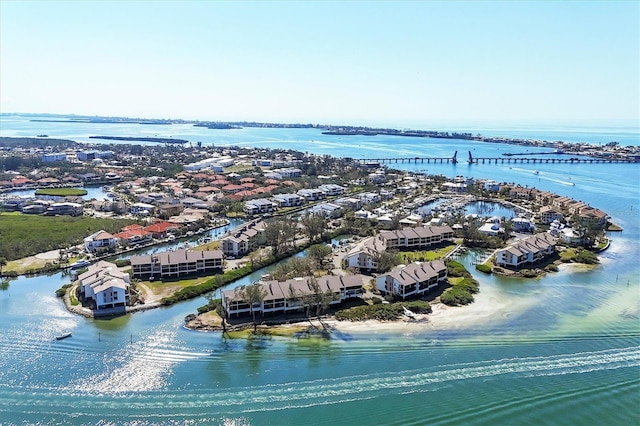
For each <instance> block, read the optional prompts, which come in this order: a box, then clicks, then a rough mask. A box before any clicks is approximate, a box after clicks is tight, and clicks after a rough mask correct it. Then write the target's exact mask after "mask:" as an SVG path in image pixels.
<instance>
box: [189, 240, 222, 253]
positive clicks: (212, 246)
mask: <svg viewBox="0 0 640 426" xmlns="http://www.w3.org/2000/svg"><path fill="white" fill-rule="evenodd" d="M219 249H220V241H211V242H210V243H206V244H202V245H199V246H196V247H194V248H193V250H201V251H204V250H219Z"/></svg>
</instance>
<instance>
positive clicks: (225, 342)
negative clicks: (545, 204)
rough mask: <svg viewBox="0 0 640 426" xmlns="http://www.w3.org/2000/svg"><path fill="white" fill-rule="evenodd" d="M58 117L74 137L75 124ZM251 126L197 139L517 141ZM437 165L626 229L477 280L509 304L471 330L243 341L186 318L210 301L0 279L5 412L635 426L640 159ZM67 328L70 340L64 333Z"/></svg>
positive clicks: (339, 146)
mask: <svg viewBox="0 0 640 426" xmlns="http://www.w3.org/2000/svg"><path fill="white" fill-rule="evenodd" d="M37 124H40V123H37ZM47 124H49V125H52V124H54V123H47ZM21 125H24V126H26V124H24V123H22V124H21ZM7 126H8V125H7V123H6V122H4V121H3V123H2V128H1V131H2V135H6V134H5V133H6V132H10V131H11V128H9V129H8V127H7ZM57 126H60V127H61V129H60V130H59V132H60V133H65V132H66V133H72V131H71V130H69V129H68V127H70V126H72V125H60V124H57ZM73 126H78V125H73ZM17 127H19V126H14V127H13V128H17ZM138 127H140V126H139V125H138ZM138 127H133V126H131V125H129V127H128V128H124V129H123V130H122V131H123V132H126V134H127V135H132V134H133V133H132V132H134V131H135V129H137V128H138ZM148 127H153V129H154V130H155V129H156V128H157V127H163V128H164V126H148ZM51 130H52V129H47V131H44V130H43V129H41V128H37V129H34V130H33V131H32V133H33V134H39V133H47V134H49V135H50V136H53V135H54V132H53V131H51ZM249 130H250V132H248V133H249V134H250V135H253V136H252V137H251V138H248V139H247V141H245V142H242V137H240V136H237V135H233V136H228V135H227V136H225V134H223V133H215V132H220V131H213V130H211V131H210V132H211V133H208V132H206V131H205V130H203V129H200V130H199V132H201V133H202V134H201V135H197V136H196V137H202V140H203V141H204V140H205V136H206V137H208V138H210V139H207V140H206V142H207V143H215V144H223V143H230V144H245V143H246V144H253V145H256V146H270V147H291V148H297V149H303V148H301V147H306V149H307V150H308V151H310V152H318V153H325V152H326V153H332V152H333V150H334V149H335V150H337V151H338V152H339V153H341V154H334V155H348V156H355V153H359V154H360V155H368V156H374V154H375V155H377V153H380V152H392V151H398V152H403V153H406V155H407V156H410V155H411V153H412V152H414V153H415V154H414V156H416V155H419V154H418V153H422V152H428V153H429V154H428V155H430V156H431V155H433V156H435V155H437V154H434V153H432V152H433V151H434V150H436V151H437V150H441V151H442V152H449V151H450V150H451V148H452V147H454V146H459V147H460V148H457V149H459V150H460V151H462V150H464V149H467V150H468V149H475V150H476V151H478V152H489V151H493V150H496V151H497V152H500V151H504V152H507V151H509V150H513V148H514V147H513V146H508V145H500V146H494V145H490V146H484V145H483V144H479V143H473V144H470V143H468V142H465V141H459V142H456V141H433V140H419V141H416V140H411V139H410V138H407V139H405V138H396V139H394V140H393V141H392V142H389V141H386V142H385V140H384V138H380V140H374V139H368V138H364V137H363V138H360V139H357V138H356V139H348V141H349V142H348V143H349V145H348V146H346V145H345V144H346V143H347V142H345V141H346V140H345V139H340V140H338V138H336V137H333V138H334V139H329V138H327V139H326V140H325V141H324V142H319V143H316V142H310V140H311V138H310V136H311V134H310V133H307V132H308V130H300V131H296V130H298V129H249ZM261 130H264V132H261ZM20 131H24V130H20ZM104 132H105V130H104V129H101V130H100V132H96V134H98V133H102V134H104ZM226 132H227V133H230V132H231V131H226ZM109 134H117V133H114V131H111V132H109ZM279 134H280V139H278V135H279ZM216 135H218V136H216ZM174 137H179V136H178V135H174ZM307 137H309V139H308V140H307V142H305V144H304V145H301V141H303V140H305V139H304V138H307ZM315 137H316V136H315V135H314V138H313V139H314V140H315ZM216 138H219V139H221V140H220V141H217V139H216ZM225 138H226V139H231V138H235V142H228V141H227V142H223V141H222V140H226V139H225ZM317 138H318V139H319V138H320V137H317ZM294 141H297V142H294ZM263 144H264V145H263ZM389 144H393V146H389ZM418 166H419V167H418V168H420V166H421V165H418ZM405 167H409V166H407V165H405ZM412 167H413V165H412ZM422 167H427V166H426V165H425V166H422ZM428 167H429V169H431V168H434V170H433V171H432V170H429V173H444V174H446V175H448V176H456V175H465V176H474V177H488V178H492V179H496V180H500V181H505V180H506V181H514V182H520V183H522V184H523V185H525V184H527V185H529V186H536V187H538V188H541V189H546V190H551V191H555V192H557V193H559V194H563V195H569V196H571V197H574V198H576V199H580V200H582V201H585V202H587V203H589V204H591V205H593V206H594V207H597V208H601V209H603V210H605V211H607V212H608V213H609V214H610V215H611V216H612V217H613V220H614V221H615V222H616V223H618V224H620V225H621V226H623V227H624V232H622V233H612V234H611V237H612V240H613V241H612V246H611V248H610V249H609V250H608V251H606V252H604V253H603V254H602V262H601V264H600V265H598V266H597V267H595V268H593V269H584V268H571V267H568V268H562V269H561V271H560V272H558V273H554V274H550V275H548V276H546V277H544V278H542V279H539V280H533V281H525V280H514V279H506V278H501V277H495V276H486V275H478V276H477V277H476V278H477V279H478V280H479V281H480V283H481V286H480V288H481V293H480V294H479V295H478V306H480V305H485V306H487V305H489V306H492V305H495V307H496V309H495V312H494V314H493V315H491V316H490V317H488V318H487V317H485V316H484V315H483V314H482V313H481V312H480V311H477V312H478V314H477V321H476V320H475V319H474V318H472V320H471V321H469V320H466V321H465V322H463V321H462V317H463V316H464V315H465V314H464V312H465V309H466V312H476V311H474V310H473V309H475V308H474V307H473V306H471V307H467V308H460V318H461V322H460V324H459V325H457V324H455V323H453V324H452V325H451V326H450V327H446V328H437V327H429V326H425V329H424V330H419V331H410V330H407V331H403V332H395V333H391V332H384V331H379V330H376V329H370V330H367V331H363V332H343V333H335V334H334V335H333V336H332V339H331V340H314V339H287V338H265V339H253V340H243V339H238V340H233V339H225V338H223V337H222V336H221V334H219V333H202V332H195V331H190V330H186V329H184V328H183V327H182V323H183V318H184V316H185V315H187V314H190V313H193V312H195V310H196V308H197V307H198V306H200V305H202V304H204V303H205V299H204V298H198V299H195V300H191V301H187V302H183V303H180V304H178V305H175V306H172V307H170V308H162V309H156V310H151V311H146V312H141V313H136V314H134V315H128V316H125V317H121V318H117V319H113V320H101V321H94V320H89V319H85V318H82V317H78V316H74V315H72V314H70V313H68V312H67V311H66V310H65V309H64V307H63V306H62V304H61V303H60V301H59V300H57V299H56V298H55V296H54V291H55V290H56V289H57V288H59V287H60V285H62V284H63V283H65V282H66V281H67V280H68V278H66V277H63V276H61V275H60V274H56V275H52V276H39V277H33V278H25V277H20V278H18V279H16V280H13V281H11V283H10V285H9V288H8V289H7V290H4V291H3V290H0V424H23V423H27V424H32V423H37V424H74V425H75V424H87V425H89V424H91V425H93V424H102V425H111V424H113V425H116V424H117V425H120V424H129V425H148V424H231V425H262V424H274V425H282V424H318V425H330V424H333V425H335V424H353V425H361V424H375V425H378V424H380V425H388V424H390V425H394V424H396V425H406V424H416V425H418V424H420V425H422V424H472V425H496V424H499V425H502V424H514V425H517V424H543V425H544V424H548V425H558V424H566V425H577V424H589V425H591V424H607V425H628V424H638V423H639V422H640V408H639V407H640V369H639V367H640V349H639V348H638V344H639V343H640V320H639V317H640V279H639V278H638V277H639V276H640V265H639V264H638V262H637V259H638V258H639V257H640V244H639V241H640V220H639V216H638V211H640V202H639V200H640V185H639V183H640V167H639V166H638V165H634V164H627V165H625V164H616V165H591V166H589V165H554V166H551V165H549V166H547V167H545V166H542V165H536V166H533V165H532V166H531V167H532V168H533V167H536V168H537V169H538V170H539V171H540V174H539V175H533V174H532V172H531V169H530V168H527V166H526V165H525V166H522V167H517V168H516V167H513V166H512V168H511V169H509V167H508V166H504V167H501V166H495V165H492V166H476V165H473V166H468V165H467V164H459V165H457V166H453V165H443V166H442V167H440V166H437V167H436V166H434V165H429V166H428ZM568 177H571V180H570V181H571V182H575V183H576V186H571V185H569V184H566V182H569V179H568ZM0 244H1V241H0ZM471 260H472V259H471V257H470V258H468V259H467V260H466V262H467V263H468V264H469V265H470V266H471V264H470V262H471ZM63 332H72V333H73V336H72V337H71V338H69V339H66V340H62V341H55V340H54V338H55V336H56V335H59V334H61V333H63Z"/></svg>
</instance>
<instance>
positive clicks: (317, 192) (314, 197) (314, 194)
mask: <svg viewBox="0 0 640 426" xmlns="http://www.w3.org/2000/svg"><path fill="white" fill-rule="evenodd" d="M297 194H298V195H300V196H301V197H303V198H304V199H305V200H306V201H318V200H324V199H325V197H326V194H325V193H324V191H323V190H321V189H318V188H313V189H300V190H298V193H297Z"/></svg>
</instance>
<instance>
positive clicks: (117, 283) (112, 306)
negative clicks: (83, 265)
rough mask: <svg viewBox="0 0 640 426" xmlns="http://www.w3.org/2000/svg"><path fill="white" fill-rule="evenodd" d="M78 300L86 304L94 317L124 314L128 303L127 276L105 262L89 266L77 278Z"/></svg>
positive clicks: (111, 264) (128, 281)
mask: <svg viewBox="0 0 640 426" xmlns="http://www.w3.org/2000/svg"><path fill="white" fill-rule="evenodd" d="M78 281H79V284H80V285H79V290H80V299H81V301H82V302H83V304H88V305H89V306H90V307H91V309H93V311H94V315H95V316H98V315H113V314H116V313H124V312H125V307H126V305H127V304H128V303H129V285H130V280H129V274H126V273H123V272H121V271H120V270H119V269H118V267H117V266H116V265H115V264H113V263H111V262H106V261H100V262H98V263H95V264H93V265H89V267H88V268H87V271H86V272H84V273H82V274H80V275H79V276H78Z"/></svg>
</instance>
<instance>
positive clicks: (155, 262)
mask: <svg viewBox="0 0 640 426" xmlns="http://www.w3.org/2000/svg"><path fill="white" fill-rule="evenodd" d="M222 270H223V256H222V251H220V250H176V251H173V252H172V251H167V252H162V253H154V254H151V255H143V256H132V257H131V273H132V275H133V278H140V279H150V278H151V277H153V278H154V279H168V278H180V277H184V276H190V275H206V274H215V273H218V272H222Z"/></svg>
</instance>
